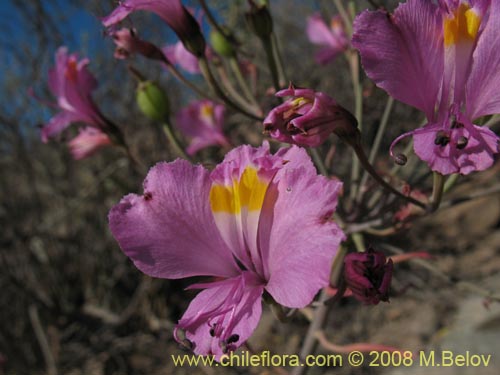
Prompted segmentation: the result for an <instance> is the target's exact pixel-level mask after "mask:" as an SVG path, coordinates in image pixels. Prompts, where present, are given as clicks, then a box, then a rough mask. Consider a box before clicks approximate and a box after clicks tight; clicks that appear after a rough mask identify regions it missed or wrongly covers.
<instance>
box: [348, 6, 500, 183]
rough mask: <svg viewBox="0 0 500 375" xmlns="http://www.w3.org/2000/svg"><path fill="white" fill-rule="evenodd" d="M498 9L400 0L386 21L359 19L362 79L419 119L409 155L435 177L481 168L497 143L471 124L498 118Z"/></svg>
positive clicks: (356, 39)
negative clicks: (406, 106)
mask: <svg viewBox="0 0 500 375" xmlns="http://www.w3.org/2000/svg"><path fill="white" fill-rule="evenodd" d="M499 25H500V2H499V1H491V0H440V1H439V2H438V4H434V3H433V2H432V1H427V0H408V1H407V2H406V3H405V4H400V5H399V7H398V8H397V9H396V11H395V12H394V14H387V13H386V12H383V11H377V12H369V11H365V12H363V13H361V14H360V15H359V16H358V17H357V18H356V20H355V23H354V35H353V41H352V43H353V45H354V46H355V47H356V48H357V49H358V50H359V51H360V54H361V59H362V63H363V66H364V68H365V70H366V73H367V74H368V76H369V77H370V78H371V79H373V80H374V81H375V83H376V84H377V85H378V86H380V87H381V88H383V89H384V90H386V91H387V92H388V93H389V94H390V95H391V96H393V97H394V98H396V99H398V100H400V101H402V102H404V103H407V104H409V105H411V106H414V107H416V108H418V109H420V110H422V111H423V112H425V114H426V116H427V120H428V124H427V125H426V126H425V127H423V128H421V129H417V130H414V131H412V132H409V133H407V134H404V135H402V136H400V137H398V138H397V139H396V141H395V142H394V143H393V145H392V146H391V154H392V148H393V146H394V144H395V143H396V142H397V141H399V140H400V139H402V138H404V137H406V136H409V135H412V136H413V140H414V149H415V153H416V154H417V155H418V156H419V157H420V158H421V159H422V160H424V161H426V162H427V163H428V164H429V166H430V167H431V169H432V170H433V171H436V172H440V173H442V174H451V173H461V174H468V173H470V172H473V171H480V170H484V169H487V168H489V167H490V166H491V165H492V164H493V162H494V155H495V154H496V153H498V152H499V146H498V142H499V138H498V136H497V135H496V134H495V133H493V132H492V131H491V130H490V129H488V128H485V127H480V126H477V125H474V124H473V121H474V120H476V119H478V118H479V117H482V116H485V115H490V114H495V113H500V90H498V86H499V85H500V26H499Z"/></svg>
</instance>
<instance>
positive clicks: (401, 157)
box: [394, 154, 408, 165]
mask: <svg viewBox="0 0 500 375" xmlns="http://www.w3.org/2000/svg"><path fill="white" fill-rule="evenodd" d="M394 162H395V163H396V164H397V165H405V164H406V163H407V162H408V158H407V157H406V155H405V154H397V155H396V156H395V157H394Z"/></svg>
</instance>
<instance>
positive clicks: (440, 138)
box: [434, 130, 450, 147]
mask: <svg viewBox="0 0 500 375" xmlns="http://www.w3.org/2000/svg"><path fill="white" fill-rule="evenodd" d="M448 143H450V137H449V136H448V135H447V134H446V133H445V132H444V131H443V130H440V131H438V132H437V134H436V139H434V144H435V145H436V146H443V147H444V146H446V145H447V144H448Z"/></svg>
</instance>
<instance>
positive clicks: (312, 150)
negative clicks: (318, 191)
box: [309, 147, 328, 176]
mask: <svg viewBox="0 0 500 375" xmlns="http://www.w3.org/2000/svg"><path fill="white" fill-rule="evenodd" d="M309 153H310V154H311V156H312V158H313V160H314V164H316V167H317V168H318V170H319V173H321V174H322V175H323V176H328V170H327V169H326V166H325V163H323V159H321V156H320V154H319V152H318V150H317V149H315V148H312V147H311V148H310V149H309Z"/></svg>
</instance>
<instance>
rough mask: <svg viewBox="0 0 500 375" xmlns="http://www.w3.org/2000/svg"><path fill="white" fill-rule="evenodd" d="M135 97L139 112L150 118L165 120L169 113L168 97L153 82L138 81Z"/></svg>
mask: <svg viewBox="0 0 500 375" xmlns="http://www.w3.org/2000/svg"><path fill="white" fill-rule="evenodd" d="M136 99H137V105H138V106H139V109H140V110H141V112H142V113H143V114H144V115H146V117H148V118H150V119H151V120H155V121H165V120H166V119H167V117H168V115H169V114H170V106H169V102H168V97H167V95H166V94H165V93H164V92H163V90H162V89H160V88H159V87H158V86H157V85H156V84H155V83H154V82H151V81H144V82H141V83H139V86H138V87H137V96H136Z"/></svg>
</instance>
